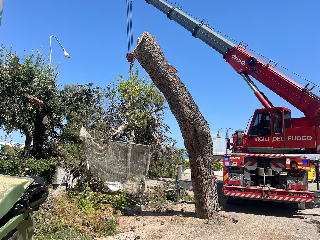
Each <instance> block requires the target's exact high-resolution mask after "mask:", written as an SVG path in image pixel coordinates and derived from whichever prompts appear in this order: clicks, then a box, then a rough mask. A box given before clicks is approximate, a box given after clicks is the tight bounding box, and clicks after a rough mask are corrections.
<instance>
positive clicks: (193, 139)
mask: <svg viewBox="0 0 320 240" xmlns="http://www.w3.org/2000/svg"><path fill="white" fill-rule="evenodd" d="M133 55H134V56H135V57H136V58H137V60H138V61H139V63H140V65H141V66H142V67H143V68H144V69H145V70H146V72H147V73H148V74H149V75H150V77H151V79H152V81H153V82H154V84H155V85H156V86H157V88H158V89H159V90H160V91H161V92H162V93H163V95H164V96H165V98H166V100H167V101H168V104H169V107H170V110H171V112H172V113H173V115H174V116H175V118H176V120H177V122H178V124H179V127H180V130H181V133H182V136H183V139H184V145H185V148H186V149H187V151H188V155H189V160H190V167H191V179H192V184H193V191H194V197H195V208H196V215H197V217H199V218H204V219H212V218H215V217H218V207H219V203H218V195H217V183H216V181H215V177H214V172H213V161H212V159H213V157H212V156H213V149H212V139H211V135H210V128H209V124H208V123H207V121H206V120H205V119H204V117H203V116H202V114H201V112H200V110H199V108H198V106H197V105H196V104H195V102H194V100H193V98H192V96H191V94H190V93H189V91H188V89H187V88H186V86H185V85H184V83H183V82H182V81H181V80H180V78H179V77H178V76H177V75H176V73H175V72H174V70H173V69H172V67H171V65H170V64H169V63H168V62H167V60H166V59H165V57H164V54H163V52H162V50H161V48H160V46H159V44H158V43H157V42H156V40H155V38H154V37H152V36H151V34H150V33H148V32H144V33H143V34H142V36H141V38H139V39H138V45H137V47H136V48H135V50H134V51H133Z"/></svg>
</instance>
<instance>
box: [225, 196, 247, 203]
mask: <svg viewBox="0 0 320 240" xmlns="http://www.w3.org/2000/svg"><path fill="white" fill-rule="evenodd" d="M225 202H226V203H227V204H239V203H243V199H242V198H234V197H228V198H227V199H226V200H225Z"/></svg>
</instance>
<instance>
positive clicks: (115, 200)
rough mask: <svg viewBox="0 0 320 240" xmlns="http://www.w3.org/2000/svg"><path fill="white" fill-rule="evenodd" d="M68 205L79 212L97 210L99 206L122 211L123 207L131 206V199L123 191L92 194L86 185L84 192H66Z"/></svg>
mask: <svg viewBox="0 0 320 240" xmlns="http://www.w3.org/2000/svg"><path fill="white" fill-rule="evenodd" d="M67 195H68V199H69V202H70V203H75V204H76V205H77V206H78V208H79V209H80V210H85V209H87V208H88V207H89V208H93V209H96V210H97V209H99V207H100V205H101V204H104V205H110V206H111V207H112V208H113V209H114V210H120V211H122V210H123V209H124V208H125V207H127V206H131V205H132V203H133V202H132V199H131V198H128V197H127V193H125V192H124V191H118V192H117V193H115V194H108V193H101V192H93V191H91V189H90V188H89V186H88V185H87V184H86V186H85V187H84V191H82V192H78V193H77V192H75V191H71V190H70V191H68V192H67Z"/></svg>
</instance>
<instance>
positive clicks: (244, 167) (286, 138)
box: [146, 0, 320, 207]
mask: <svg viewBox="0 0 320 240" xmlns="http://www.w3.org/2000/svg"><path fill="white" fill-rule="evenodd" d="M146 2H147V3H149V4H151V5H153V6H155V7H156V8H157V9H159V10H160V11H161V12H163V13H164V14H165V15H166V16H167V17H168V18H169V19H171V20H174V21H175V22H177V23H178V24H180V25H181V26H182V27H184V28H185V29H187V30H188V31H190V32H191V33H192V36H194V37H196V38H199V39H200V40H202V41H203V42H205V43H206V44H208V45H209V46H211V47H212V48H213V49H215V50H216V51H218V52H219V53H221V54H222V56H223V58H224V60H225V61H226V62H228V63H229V64H230V65H231V66H232V68H233V69H234V70H235V71H236V72H237V73H239V75H240V76H241V77H242V78H243V79H244V80H245V82H246V83H247V84H248V85H249V87H250V88H251V89H252V90H253V92H254V94H255V95H256V97H257V98H258V100H259V101H260V102H261V103H262V105H263V107H264V108H262V109H257V110H256V111H255V112H254V115H253V118H252V121H251V124H250V127H249V129H248V131H247V132H245V131H243V130H237V131H235V133H234V134H233V142H232V143H230V148H229V149H230V150H231V151H232V153H231V154H229V155H225V156H224V157H223V166H224V174H223V187H222V194H223V195H224V196H225V197H226V198H229V197H232V198H245V199H260V200H269V201H279V202H286V203H295V204H300V206H302V207H303V206H304V205H305V203H313V202H315V201H316V199H315V197H316V198H317V196H318V192H317V191H309V190H308V174H307V172H308V170H310V164H312V161H310V156H313V155H311V154H319V153H320V98H319V96H317V95H315V94H314V93H313V92H312V90H313V88H314V87H319V86H318V85H317V84H315V83H313V82H311V81H309V80H307V81H308V84H307V85H306V86H301V85H300V84H298V83H296V82H295V81H293V80H292V79H290V78H289V77H287V76H285V75H284V74H283V73H281V72H279V71H278V70H276V66H277V63H275V62H273V61H272V60H269V61H267V62H264V61H262V60H261V59H259V58H258V57H257V56H255V55H253V54H252V52H253V50H251V49H249V48H248V47H247V46H246V45H243V44H241V42H240V43H238V44H235V43H233V42H231V41H229V40H227V39H226V38H225V37H223V36H222V35H220V34H219V33H218V32H217V31H215V30H213V29H212V28H210V26H208V24H205V23H204V22H203V21H201V22H199V21H197V20H195V19H194V18H193V17H192V16H190V15H188V14H187V13H185V12H184V11H182V10H181V9H180V8H179V7H177V6H172V5H171V4H169V3H168V2H166V1H164V0H146ZM278 66H279V65H278ZM250 76H251V77H253V78H255V79H256V80H258V81H259V82H260V83H262V84H263V85H265V86H266V87H268V88H269V89H271V90H272V91H273V92H275V93H276V94H278V95H279V96H280V97H282V98H283V99H285V100H286V101H287V102H289V103H290V104H292V105H293V106H294V107H296V108H297V109H299V110H300V111H301V112H303V113H304V115H305V117H302V118H293V117H291V111H290V109H288V108H285V107H274V106H273V104H272V103H271V102H270V101H269V99H268V98H267V97H266V96H265V95H264V94H263V93H262V92H261V91H260V90H259V89H258V87H257V86H256V85H255V83H254V82H253V81H252V79H251V78H250ZM309 85H312V87H310V88H309V87H308V86H309ZM315 195H316V196H315Z"/></svg>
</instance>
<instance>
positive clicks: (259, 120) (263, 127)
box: [249, 112, 271, 136]
mask: <svg viewBox="0 0 320 240" xmlns="http://www.w3.org/2000/svg"><path fill="white" fill-rule="evenodd" d="M270 119H271V118H270V113H269V112H266V113H258V114H257V115H256V116H255V118H254V121H253V124H252V127H251V129H250V133H249V136H270V135H271V128H270V126H271V125H270Z"/></svg>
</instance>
